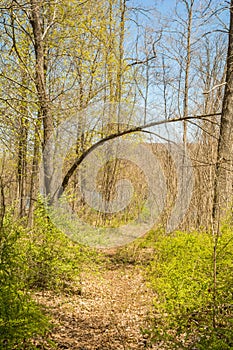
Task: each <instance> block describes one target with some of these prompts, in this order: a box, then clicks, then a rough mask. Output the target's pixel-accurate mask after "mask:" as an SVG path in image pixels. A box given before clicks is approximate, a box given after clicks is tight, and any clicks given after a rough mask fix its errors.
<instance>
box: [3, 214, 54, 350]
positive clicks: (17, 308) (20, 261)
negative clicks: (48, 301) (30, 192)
mask: <svg viewBox="0 0 233 350" xmlns="http://www.w3.org/2000/svg"><path fill="white" fill-rule="evenodd" d="M23 236H24V231H23V229H22V228H20V226H16V225H13V224H12V218H11V217H6V218H5V222H4V226H3V227H1V232H0V348H1V349H5V350H12V349H26V348H27V346H28V349H33V348H34V347H33V344H32V343H31V340H32V338H35V337H38V336H43V335H45V334H46V333H47V331H48V330H49V320H48V318H47V317H46V316H45V315H44V314H43V313H42V311H41V309H40V308H39V306H38V305H37V304H36V303H35V302H34V301H33V300H32V299H31V297H30V296H29V293H28V286H27V285H26V281H25V279H24V276H25V274H26V273H27V270H28V269H27V266H26V261H25V255H24V254H22V246H21V239H22V237H23Z"/></svg>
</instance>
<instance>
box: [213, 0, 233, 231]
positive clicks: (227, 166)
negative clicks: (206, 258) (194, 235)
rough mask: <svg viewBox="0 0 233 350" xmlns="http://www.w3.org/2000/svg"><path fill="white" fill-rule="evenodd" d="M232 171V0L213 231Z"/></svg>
mask: <svg viewBox="0 0 233 350" xmlns="http://www.w3.org/2000/svg"><path fill="white" fill-rule="evenodd" d="M232 172H233V0H231V3H230V28H229V39H228V53H227V72H226V86H225V92H224V98H223V107H222V115H221V123H220V134H219V140H218V153H217V162H216V172H215V184H214V200H213V225H214V230H215V233H216V232H217V231H216V230H218V226H219V222H220V220H221V219H222V218H223V217H224V216H226V214H227V213H228V211H229V209H230V205H231V202H232V178H233V176H232V174H233V173H232Z"/></svg>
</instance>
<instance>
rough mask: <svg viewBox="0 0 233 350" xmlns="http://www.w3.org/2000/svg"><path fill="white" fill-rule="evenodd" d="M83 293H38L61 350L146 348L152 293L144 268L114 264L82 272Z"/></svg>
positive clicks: (54, 338) (129, 349)
mask: <svg viewBox="0 0 233 350" xmlns="http://www.w3.org/2000/svg"><path fill="white" fill-rule="evenodd" d="M79 294H80V293H78V291H77V293H73V294H71V295H56V294H55V293H51V292H46V293H43V294H42V293H37V300H38V301H39V303H41V304H43V305H45V306H46V307H47V308H48V309H49V313H50V314H51V315H52V317H53V323H54V324H55V328H54V329H53V332H52V335H51V338H52V339H53V341H54V342H55V343H56V344H57V349H70V350H71V349H72V350H121V349H122V350H133V349H137V350H139V349H145V348H148V347H147V344H146V339H144V338H143V335H142V333H141V329H145V328H146V327H147V326H148V316H149V315H150V313H151V310H152V298H153V293H152V291H151V290H150V289H149V288H148V286H147V285H146V282H145V280H144V279H143V274H142V270H141V268H140V267H138V266H131V265H126V266H125V265H124V266H112V268H108V269H106V268H105V267H104V268H103V269H102V270H101V269H100V270H99V271H98V272H96V271H95V272H93V271H86V272H83V273H82V292H81V295H79ZM153 348H154V349H155V347H153ZM150 349H151V348H150Z"/></svg>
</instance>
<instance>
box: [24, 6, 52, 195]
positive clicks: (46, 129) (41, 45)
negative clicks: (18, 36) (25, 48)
mask: <svg viewBox="0 0 233 350" xmlns="http://www.w3.org/2000/svg"><path fill="white" fill-rule="evenodd" d="M41 7H42V5H41V4H40V2H39V1H38V0H31V19H30V22H31V26H32V30H33V37H34V48H35V56H36V76H35V85H36V88H37V94H38V105H39V114H40V116H41V119H42V123H43V142H42V143H43V145H42V146H43V150H44V149H45V146H46V145H47V144H48V141H49V139H50V137H51V135H52V133H53V130H54V126H53V117H52V114H51V108H50V103H49V98H48V94H47V90H46V71H47V62H46V45H45V35H44V31H43V26H42V24H43V18H42V16H41ZM51 157H52V156H51ZM51 157H50V155H49V153H48V152H47V156H46V157H44V159H43V164H44V173H45V179H44V181H45V184H44V185H45V191H46V193H45V194H46V195H49V194H50V181H51V174H52V159H51Z"/></svg>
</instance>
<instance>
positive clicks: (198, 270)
mask: <svg viewBox="0 0 233 350" xmlns="http://www.w3.org/2000/svg"><path fill="white" fill-rule="evenodd" d="M232 238H233V234H232V232H231V231H230V230H226V229H225V230H223V233H222V235H221V237H220V239H219V241H218V245H217V288H216V290H215V288H214V285H213V247H214V240H213V237H212V236H211V235H209V234H207V233H196V232H194V233H182V232H176V233H174V234H172V235H165V234H160V235H159V236H158V237H157V240H156V242H155V244H154V248H155V257H154V259H153V261H152V262H151V265H150V268H149V269H148V277H149V280H150V283H151V285H152V287H153V289H154V291H155V292H156V298H155V300H154V307H155V319H154V322H153V330H152V338H154V340H155V339H156V340H159V339H163V340H164V339H166V340H167V341H168V343H169V342H171V344H172V345H171V349H175V348H176V347H177V348H190V349H192V348H193V349H194V348H195V349H232V347H233V331H232V321H233V319H232V295H233V283H232V282H233V259H232V258H233V245H232V243H233V239H232ZM213 318H214V319H215V324H214V323H213ZM192 344H193V347H192ZM194 344H195V345H194Z"/></svg>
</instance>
